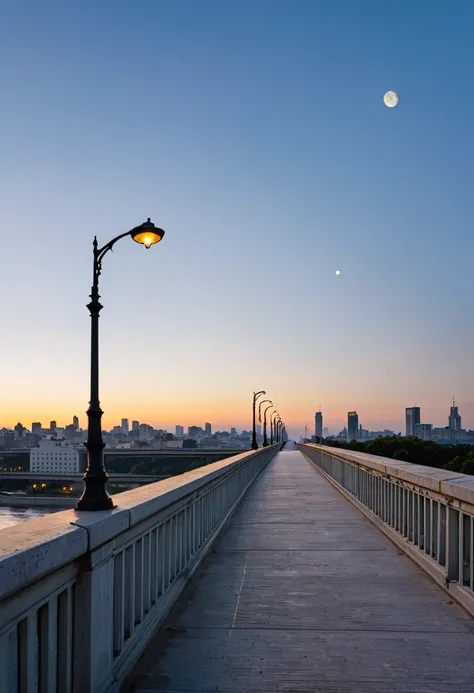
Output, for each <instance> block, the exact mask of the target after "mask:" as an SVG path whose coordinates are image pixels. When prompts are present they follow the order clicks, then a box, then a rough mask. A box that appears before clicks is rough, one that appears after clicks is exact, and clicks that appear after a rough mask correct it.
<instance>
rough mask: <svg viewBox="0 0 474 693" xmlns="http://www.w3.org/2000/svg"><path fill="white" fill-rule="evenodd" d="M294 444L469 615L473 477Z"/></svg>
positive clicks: (473, 573) (473, 575) (472, 601)
mask: <svg viewBox="0 0 474 693" xmlns="http://www.w3.org/2000/svg"><path fill="white" fill-rule="evenodd" d="M298 448H299V449H300V450H301V452H303V454H304V455H306V457H308V459H309V460H310V461H311V462H313V463H314V464H315V465H316V466H317V467H319V469H320V470H321V471H322V472H323V473H324V474H325V475H326V476H327V477H328V478H329V479H330V481H331V482H332V483H333V484H334V485H336V486H337V487H338V488H339V490H340V491H341V492H342V493H343V494H344V495H345V496H346V497H347V498H348V499H349V500H350V501H351V502H352V503H354V505H356V506H357V507H358V508H359V509H360V510H361V511H362V512H363V513H364V514H365V515H366V516H367V517H369V518H370V519H371V520H372V521H373V522H374V523H375V524H377V525H378V526H379V527H380V529H382V531H384V532H385V533H386V534H387V535H388V536H389V537H390V538H391V539H392V541H394V542H395V543H396V544H397V545H398V546H399V547H401V548H402V549H403V550H404V551H405V552H406V553H407V554H408V555H409V556H410V557H411V558H413V559H414V560H415V561H416V562H417V563H418V564H419V565H420V566H421V567H422V568H423V569H424V570H426V571H427V572H428V573H429V574H430V575H431V576H432V577H433V578H434V579H435V580H436V581H437V582H438V583H439V584H440V585H442V586H443V587H445V588H448V589H449V591H450V593H451V594H452V595H453V597H454V598H455V599H457V600H458V601H459V602H460V603H462V604H463V606H464V607H465V608H466V609H467V610H468V611H469V612H470V613H471V614H472V615H474V477H472V476H468V475H466V474H458V473H456V472H450V471H447V470H445V469H438V468H435V467H425V466H423V465H419V464H412V463H410V462H398V461H396V460H391V459H389V458H386V457H378V456H376V455H369V454H367V453H361V452H353V451H350V450H342V449H340V448H332V447H329V446H325V445H316V444H311V443H310V444H299V445H298Z"/></svg>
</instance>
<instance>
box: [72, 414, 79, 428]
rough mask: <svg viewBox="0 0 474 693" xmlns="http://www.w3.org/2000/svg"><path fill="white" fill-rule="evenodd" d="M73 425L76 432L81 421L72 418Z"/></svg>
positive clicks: (74, 417)
mask: <svg viewBox="0 0 474 693" xmlns="http://www.w3.org/2000/svg"><path fill="white" fill-rule="evenodd" d="M72 425H73V427H74V430H75V431H78V430H79V419H78V417H77V416H73V417H72Z"/></svg>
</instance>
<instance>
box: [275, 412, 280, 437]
mask: <svg viewBox="0 0 474 693" xmlns="http://www.w3.org/2000/svg"><path fill="white" fill-rule="evenodd" d="M280 431H281V418H280V417H278V420H277V422H276V434H275V435H276V442H277V443H281V440H280Z"/></svg>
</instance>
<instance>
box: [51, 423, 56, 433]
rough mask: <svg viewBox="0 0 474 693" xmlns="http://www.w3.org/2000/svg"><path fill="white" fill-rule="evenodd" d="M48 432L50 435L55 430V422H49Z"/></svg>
mask: <svg viewBox="0 0 474 693" xmlns="http://www.w3.org/2000/svg"><path fill="white" fill-rule="evenodd" d="M49 430H50V431H51V433H54V431H55V430H56V421H50V422H49Z"/></svg>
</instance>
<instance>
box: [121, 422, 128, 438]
mask: <svg viewBox="0 0 474 693" xmlns="http://www.w3.org/2000/svg"><path fill="white" fill-rule="evenodd" d="M128 431H129V428H128V419H122V433H124V434H125V435H128Z"/></svg>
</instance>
